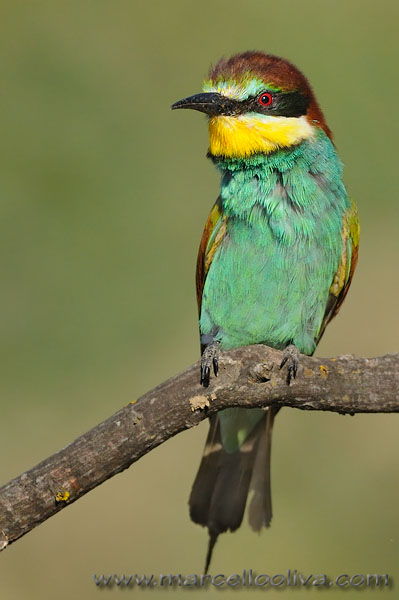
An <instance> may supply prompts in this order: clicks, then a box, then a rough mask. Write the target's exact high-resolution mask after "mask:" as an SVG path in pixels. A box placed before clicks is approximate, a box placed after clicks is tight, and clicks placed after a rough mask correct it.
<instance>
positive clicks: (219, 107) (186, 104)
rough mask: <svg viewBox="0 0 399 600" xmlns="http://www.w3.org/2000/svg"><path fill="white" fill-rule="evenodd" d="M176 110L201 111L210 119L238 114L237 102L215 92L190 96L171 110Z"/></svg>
mask: <svg viewBox="0 0 399 600" xmlns="http://www.w3.org/2000/svg"><path fill="white" fill-rule="evenodd" d="M176 108H191V109H193V110H199V111H200V112H203V113H206V114H207V115H209V116H210V117H214V116H216V115H234V114H237V112H238V111H237V108H238V107H237V101H236V100H232V99H231V98H226V96H222V95H221V94H216V93H213V92H210V93H204V94H195V96H189V97H188V98H183V100H179V101H178V102H175V103H174V104H172V106H171V109H172V110H175V109H176Z"/></svg>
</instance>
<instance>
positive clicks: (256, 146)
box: [209, 114, 314, 158]
mask: <svg viewBox="0 0 399 600" xmlns="http://www.w3.org/2000/svg"><path fill="white" fill-rule="evenodd" d="M313 132H314V128H313V127H312V126H311V125H310V123H309V122H308V120H307V119H306V117H305V116H302V117H273V116H269V115H256V116H255V115H248V114H247V115H239V116H236V117H229V116H220V117H212V118H211V119H210V120H209V149H210V152H211V154H214V155H215V156H228V157H235V158H239V157H245V156H250V155H251V154H255V153H257V152H263V153H269V152H273V151H274V150H277V149H278V148H286V147H288V146H293V145H295V144H298V143H299V142H301V141H303V140H304V139H306V138H309V137H311V136H312V135H313Z"/></svg>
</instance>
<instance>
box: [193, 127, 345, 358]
mask: <svg viewBox="0 0 399 600" xmlns="http://www.w3.org/2000/svg"><path fill="white" fill-rule="evenodd" d="M214 161H215V162H216V164H217V166H218V167H219V168H220V169H221V171H222V184H221V203H222V210H223V213H224V215H226V217H227V232H226V235H225V237H224V239H223V242H222V243H221V245H220V246H219V248H218V250H217V251H216V253H215V256H214V259H213V261H212V264H211V266H210V269H209V272H208V275H207V278H206V281H205V285H204V290H203V296H202V305H201V317H200V331H201V334H203V335H206V336H208V335H210V336H212V337H213V338H214V339H216V340H219V341H220V342H221V346H222V348H224V349H229V348H233V347H237V346H242V345H247V344H256V343H265V344H267V345H270V346H273V347H275V348H283V347H285V346H286V345H287V344H289V343H293V344H295V345H296V346H297V348H298V349H299V350H300V351H301V352H302V353H305V354H311V353H313V351H314V349H315V346H316V339H317V334H318V332H319V329H320V325H321V322H322V319H323V316H324V313H325V308H326V303H327V298H328V295H329V289H330V286H331V283H332V281H333V278H334V274H335V273H336V271H337V268H338V265H339V262H340V258H341V254H342V220H343V215H344V213H345V211H346V210H347V209H348V207H349V205H350V202H349V199H348V196H347V193H346V190H345V188H344V185H343V183H342V178H341V177H342V174H341V171H342V168H341V163H340V161H339V159H338V157H337V154H336V152H335V149H334V146H333V145H332V143H331V141H330V140H329V138H328V137H327V136H326V135H325V134H324V132H322V131H321V130H320V131H319V132H318V133H317V134H316V135H315V137H314V138H313V139H309V140H306V141H305V142H303V143H302V144H300V145H299V146H297V147H295V148H293V149H290V150H281V151H279V152H276V153H274V154H271V155H255V156H253V157H250V158H247V159H219V158H214Z"/></svg>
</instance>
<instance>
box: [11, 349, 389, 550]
mask: <svg viewBox="0 0 399 600" xmlns="http://www.w3.org/2000/svg"><path fill="white" fill-rule="evenodd" d="M281 356H282V353H281V352H279V351H278V350H274V349H271V348H268V347H266V346H247V347H243V348H238V349H235V350H232V351H230V352H225V353H222V354H221V357H220V372H219V377H218V378H213V379H212V381H211V385H210V386H209V388H207V389H204V388H203V387H201V386H200V385H199V363H196V364H195V365H193V366H191V367H190V368H189V369H187V370H186V371H184V372H183V373H181V374H179V375H176V376H175V377H172V378H171V379H169V380H168V381H166V382H164V383H162V384H161V385H159V386H157V387H156V388H154V389H153V390H151V391H149V392H147V393H146V394H144V396H142V397H141V398H139V399H138V400H137V401H135V402H131V403H129V404H128V405H127V406H124V407H123V408H121V409H120V410H119V411H118V412H117V413H115V414H114V415H112V416H111V417H109V419H107V420H106V421H104V422H103V423H100V424H99V425H97V426H96V427H94V428H93V429H91V430H90V431H88V432H87V433H85V434H83V435H82V436H80V437H79V438H78V439H76V440H75V441H74V442H72V443H71V444H69V445H68V446H66V447H65V448H63V449H62V450H60V451H59V452H57V453H56V454H54V455H53V456H50V457H49V458H46V459H45V460H44V461H42V462H41V463H40V464H38V465H37V466H35V467H33V468H32V469H30V470H29V471H26V472H25V473H23V474H22V475H20V476H19V477H17V478H15V479H13V480H12V481H10V482H9V483H8V484H6V485H4V486H3V487H1V488H0V550H3V549H4V548H6V547H7V546H8V545H9V544H11V543H12V542H14V541H15V540H17V539H18V538H20V537H21V536H23V535H25V534H26V533H28V532H29V531H30V530H31V529H33V528H34V527H36V526H37V525H39V524H40V523H43V521H45V520H46V519H48V518H49V517H51V516H52V515H54V514H55V513H57V512H59V511H60V510H62V509H63V508H65V507H66V506H68V505H69V504H71V503H72V502H75V501H76V500H78V499H79V498H80V497H81V496H83V495H84V494H86V493H87V492H89V491H90V490H92V489H93V488H95V487H96V486H98V485H100V484H101V483H103V482H104V481H106V480H107V479H109V478H110V477H112V476H113V475H116V474H117V473H120V472H121V471H123V470H124V469H127V468H128V467H129V466H130V465H131V464H132V463H134V462H135V461H136V460H138V459H139V458H140V457H141V456H143V455H144V454H146V453H147V452H149V451H150V450H152V449H153V448H155V447H156V446H159V445H160V444H162V443H163V442H165V441H166V440H167V439H169V438H170V437H172V436H174V435H176V434H177V433H179V432H180V431H183V430H184V429H189V428H190V427H194V426H195V425H198V423H200V421H202V420H203V419H205V418H206V417H208V416H210V415H211V414H213V413H214V412H216V411H218V410H222V409H224V408H228V407H231V406H241V407H246V408H249V407H259V406H269V405H271V404H274V405H276V406H289V407H293V408H299V409H303V410H327V411H333V412H338V413H341V414H351V415H353V414H355V413H367V412H369V413H392V412H399V399H398V384H399V354H390V355H389V354H388V355H386V356H380V357H376V358H358V357H355V356H352V355H346V356H339V357H336V358H330V359H320V358H314V357H308V356H302V355H301V357H300V366H299V369H298V374H297V377H296V379H295V380H294V381H293V382H291V385H289V386H288V385H287V383H286V371H285V369H282V370H280V369H279V366H278V365H279V364H280V362H281Z"/></svg>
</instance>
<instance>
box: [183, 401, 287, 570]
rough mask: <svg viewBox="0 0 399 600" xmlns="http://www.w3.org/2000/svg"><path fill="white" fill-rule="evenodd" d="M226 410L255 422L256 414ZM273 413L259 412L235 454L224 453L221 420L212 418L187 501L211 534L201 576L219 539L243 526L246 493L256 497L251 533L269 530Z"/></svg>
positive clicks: (197, 518)
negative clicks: (226, 532) (254, 418)
mask: <svg viewBox="0 0 399 600" xmlns="http://www.w3.org/2000/svg"><path fill="white" fill-rule="evenodd" d="M227 410H236V411H240V412H239V415H240V418H241V419H242V418H243V417H244V419H245V418H246V416H248V417H249V418H251V417H252V421H253V415H254V412H253V411H254V410H256V409H227ZM223 412H226V411H223ZM276 412H277V411H276V410H275V409H273V408H269V409H267V410H266V411H262V412H261V416H260V419H259V420H258V422H257V423H256V425H255V427H253V428H252V430H251V431H250V433H249V434H248V436H247V437H246V438H245V439H244V441H243V442H242V443H241V444H240V446H239V448H238V449H237V450H235V451H233V452H231V451H230V452H228V451H227V450H225V448H224V445H223V443H222V436H221V426H220V418H219V416H218V415H214V416H212V417H211V419H210V428H209V433H208V437H207V440H206V443H205V449H204V453H203V457H202V461H201V464H200V467H199V470H198V473H197V476H196V478H195V481H194V484H193V487H192V490H191V495H190V500H189V505H190V516H191V519H192V520H193V521H194V522H195V523H199V524H200V525H203V526H204V527H207V528H208V531H209V546H208V553H207V557H206V564H205V573H207V571H208V567H209V564H210V561H211V558H212V551H213V548H214V546H215V543H216V540H217V538H218V536H219V534H220V533H223V532H225V531H227V530H230V531H235V530H236V529H238V527H239V526H240V525H241V522H242V519H243V515H244V510H245V505H246V502H247V496H248V493H249V491H250V490H253V492H254V494H253V497H252V500H251V504H250V508H249V523H250V525H251V527H252V529H254V530H255V531H259V530H260V529H261V528H262V527H263V526H265V527H268V526H269V525H270V521H271V518H272V502H271V491H270V448H271V434H272V426H273V420H274V416H275V414H276ZM249 413H251V415H250V414H249Z"/></svg>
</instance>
